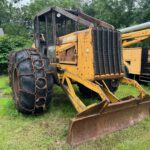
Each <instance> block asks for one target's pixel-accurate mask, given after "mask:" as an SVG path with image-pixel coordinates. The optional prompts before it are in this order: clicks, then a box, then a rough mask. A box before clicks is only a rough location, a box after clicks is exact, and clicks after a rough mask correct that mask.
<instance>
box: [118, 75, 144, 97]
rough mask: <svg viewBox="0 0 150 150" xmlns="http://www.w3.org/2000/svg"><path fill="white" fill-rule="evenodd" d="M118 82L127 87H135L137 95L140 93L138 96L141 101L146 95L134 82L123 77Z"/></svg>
mask: <svg viewBox="0 0 150 150" xmlns="http://www.w3.org/2000/svg"><path fill="white" fill-rule="evenodd" d="M120 82H121V83H124V84H128V85H132V86H133V87H135V88H136V89H137V90H138V91H139V93H140V95H139V96H140V97H141V99H142V98H144V97H145V96H146V95H147V93H146V92H145V90H144V89H143V88H142V87H141V86H140V85H139V84H138V82H137V81H135V80H132V79H129V78H126V77H123V78H120Z"/></svg>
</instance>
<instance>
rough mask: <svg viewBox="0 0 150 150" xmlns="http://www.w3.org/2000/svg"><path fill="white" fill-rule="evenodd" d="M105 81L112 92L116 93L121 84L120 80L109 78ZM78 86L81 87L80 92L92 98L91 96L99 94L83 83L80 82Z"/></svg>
mask: <svg viewBox="0 0 150 150" xmlns="http://www.w3.org/2000/svg"><path fill="white" fill-rule="evenodd" d="M105 83H106V85H107V86H108V88H109V90H110V91H111V92H112V93H115V92H116V91H117V89H118V86H119V81H118V80H117V79H108V80H105ZM78 87H79V91H80V93H81V94H82V95H83V96H84V97H87V98H91V97H95V96H97V94H96V93H95V92H93V91H91V90H90V89H88V88H87V87H85V86H83V85H82V84H78Z"/></svg>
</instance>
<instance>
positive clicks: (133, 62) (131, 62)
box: [123, 47, 142, 75]
mask: <svg viewBox="0 0 150 150" xmlns="http://www.w3.org/2000/svg"><path fill="white" fill-rule="evenodd" d="M123 62H124V65H125V66H126V67H127V68H128V71H129V73H130V74H135V75H140V74H141V69H142V67H141V65H142V48H141V47H135V48H123Z"/></svg>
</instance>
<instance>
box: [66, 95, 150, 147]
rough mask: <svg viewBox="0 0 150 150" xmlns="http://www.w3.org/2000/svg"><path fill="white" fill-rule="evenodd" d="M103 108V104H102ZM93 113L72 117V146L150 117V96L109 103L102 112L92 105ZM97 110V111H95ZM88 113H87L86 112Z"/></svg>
mask: <svg viewBox="0 0 150 150" xmlns="http://www.w3.org/2000/svg"><path fill="white" fill-rule="evenodd" d="M100 108H101V105H100ZM91 109H92V110H90V111H88V112H92V113H91V114H89V113H87V115H84V113H83V115H82V114H81V115H80V114H79V115H77V116H76V118H73V119H71V121H70V126H69V135H68V143H69V144H70V145H72V146H74V145H78V144H81V143H83V142H86V141H89V140H94V139H96V138H98V137H99V138H101V137H103V136H105V135H106V134H108V133H111V132H114V131H117V130H121V129H123V128H126V127H128V126H131V125H134V124H135V123H137V122H139V121H141V120H143V119H145V118H149V117H150V97H149V96H147V97H145V98H144V99H142V100H141V99H140V98H136V99H135V98H131V99H130V100H125V99H124V100H123V101H121V102H117V103H113V104H109V105H108V107H107V108H106V109H105V110H103V111H102V112H100V111H99V112H98V109H97V106H95V108H94V107H92V108H91ZM94 111H95V112H94ZM85 114H86V113H85Z"/></svg>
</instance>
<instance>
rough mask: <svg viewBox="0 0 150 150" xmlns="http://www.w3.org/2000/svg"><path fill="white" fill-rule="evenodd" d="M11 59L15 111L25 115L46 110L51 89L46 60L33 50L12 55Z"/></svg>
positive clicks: (51, 77)
mask: <svg viewBox="0 0 150 150" xmlns="http://www.w3.org/2000/svg"><path fill="white" fill-rule="evenodd" d="M12 57H13V58H12V59H13V65H12V64H10V65H9V66H11V75H10V80H11V82H10V83H11V85H12V91H13V96H14V100H15V105H16V108H17V110H18V111H20V112H22V113H27V114H29V113H32V114H33V113H39V112H43V111H44V110H47V108H48V107H49V104H50V102H51V97H52V96H51V94H52V87H53V76H52V74H48V72H50V71H49V70H47V69H48V64H49V61H48V59H47V58H43V57H42V55H41V54H40V53H38V52H36V51H35V50H34V49H31V50H22V51H19V52H16V53H15V54H14V53H13V55H12ZM10 60H11V58H10ZM11 62H12V61H11ZM9 73H10V72H9Z"/></svg>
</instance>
